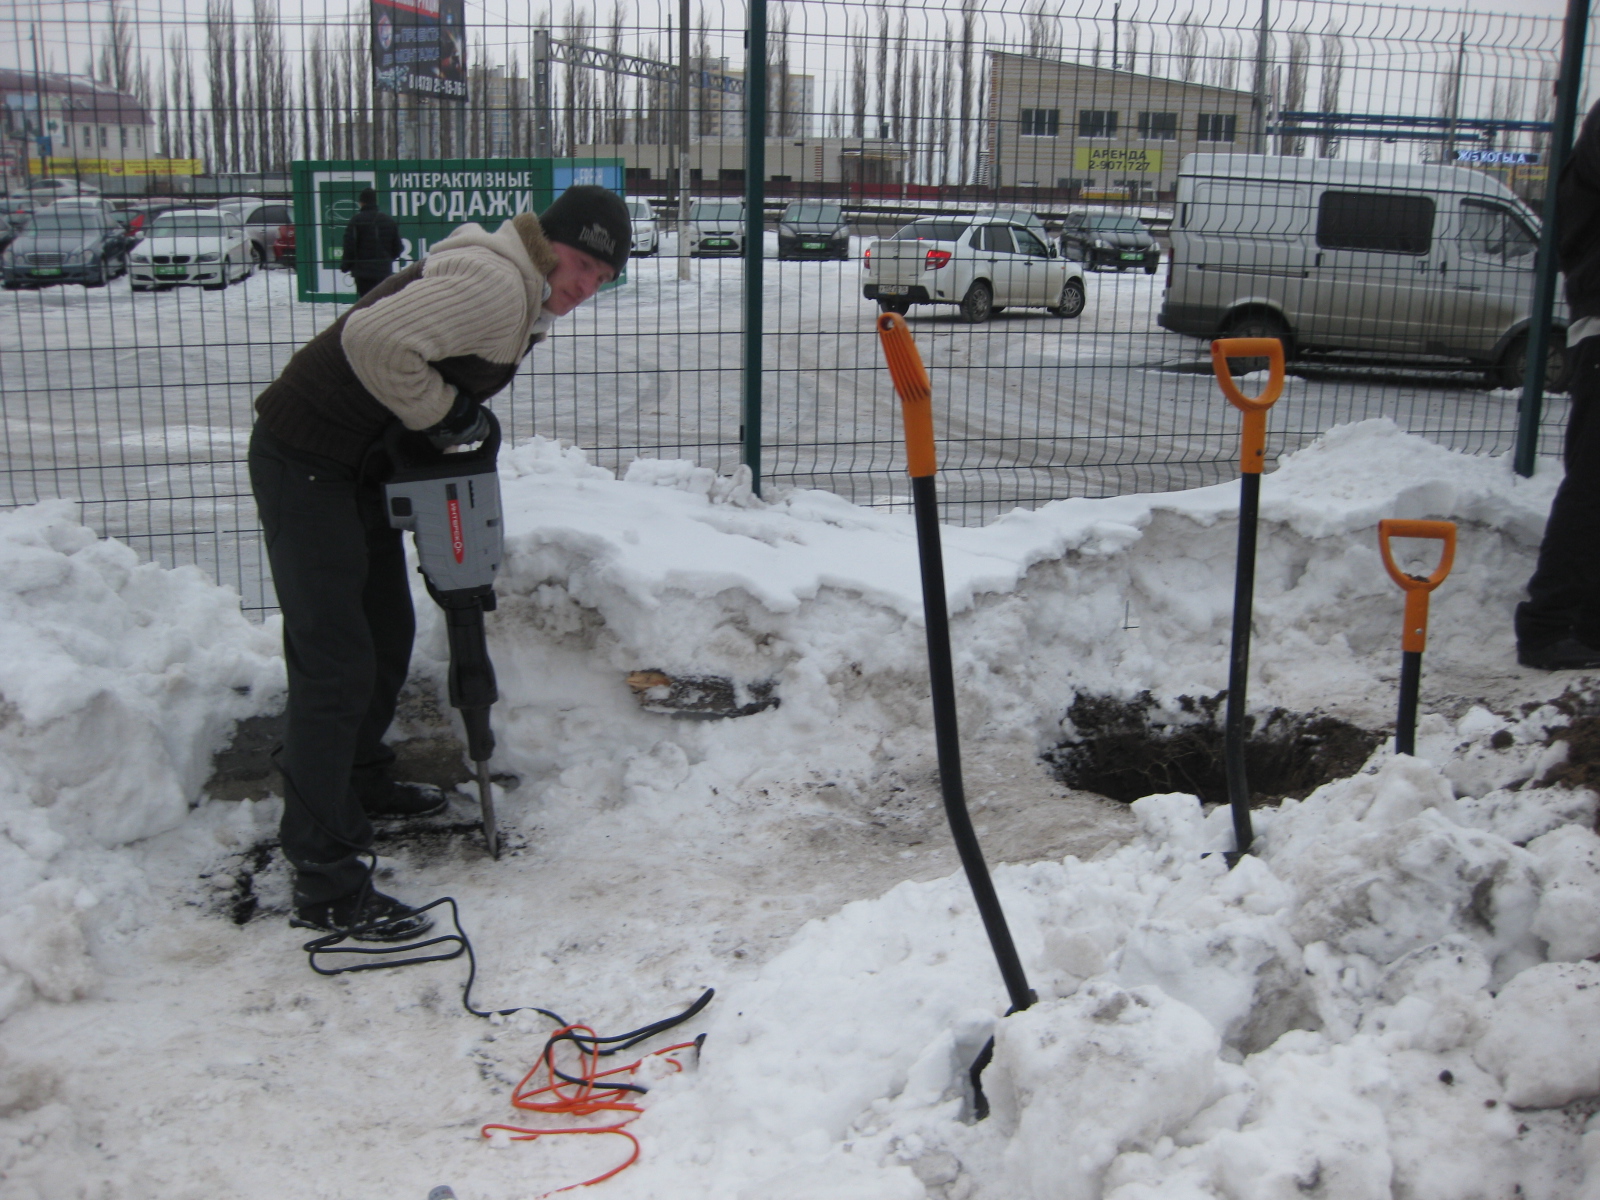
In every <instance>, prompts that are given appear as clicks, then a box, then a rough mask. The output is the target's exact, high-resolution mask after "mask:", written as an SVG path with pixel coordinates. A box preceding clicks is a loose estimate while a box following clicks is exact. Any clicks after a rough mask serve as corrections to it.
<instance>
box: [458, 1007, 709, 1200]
mask: <svg viewBox="0 0 1600 1200" xmlns="http://www.w3.org/2000/svg"><path fill="white" fill-rule="evenodd" d="M569 1034H577V1035H579V1036H578V1037H576V1038H568V1037H567V1035H569ZM584 1035H587V1037H584ZM562 1040H571V1041H573V1042H574V1043H575V1044H576V1045H577V1046H578V1061H579V1064H580V1065H579V1070H578V1073H577V1075H576V1076H566V1077H563V1076H564V1074H565V1073H563V1072H559V1071H557V1070H556V1065H555V1048H556V1043H557V1042H559V1041H562ZM598 1046H599V1039H598V1037H597V1035H596V1034H595V1031H594V1030H593V1029H590V1028H589V1026H587V1025H567V1026H564V1027H562V1028H561V1029H558V1030H556V1032H555V1033H554V1034H552V1035H551V1036H550V1039H549V1040H548V1041H547V1042H545V1046H544V1053H542V1054H541V1055H540V1056H539V1060H538V1061H537V1062H535V1063H534V1064H533V1066H531V1067H529V1068H528V1073H527V1074H526V1075H524V1076H523V1077H522V1081H521V1082H520V1083H518V1084H517V1086H516V1087H514V1088H513V1089H512V1090H511V1105H512V1107H513V1108H520V1109H522V1110H523V1111H524V1112H536V1113H551V1114H554V1115H558V1116H565V1117H587V1116H591V1115H593V1114H594V1113H601V1112H606V1113H612V1112H614V1113H628V1114H630V1115H628V1116H626V1117H624V1118H623V1119H622V1120H620V1121H617V1122H616V1123H615V1124H611V1125H575V1126H571V1127H568V1128H562V1129H528V1128H525V1127H523V1126H520V1125H501V1124H489V1125H485V1126H483V1128H482V1129H480V1130H479V1132H480V1133H481V1134H482V1135H483V1136H484V1137H491V1136H493V1134H494V1133H495V1132H496V1131H497V1130H498V1131H501V1132H504V1133H508V1134H510V1135H511V1140H512V1141H514V1142H532V1141H536V1140H538V1139H539V1138H542V1137H551V1136H555V1135H558V1134H570V1133H614V1134H616V1135H617V1136H618V1137H624V1138H627V1139H628V1141H629V1142H630V1143H631V1145H632V1150H631V1151H630V1152H629V1154H628V1157H627V1160H626V1161H624V1162H622V1163H619V1164H618V1165H617V1166H615V1167H612V1168H611V1170H609V1171H607V1172H606V1173H605V1174H603V1175H596V1176H595V1177H594V1178H593V1179H585V1180H584V1181H583V1182H582V1183H569V1184H568V1185H567V1186H566V1187H559V1188H556V1189H555V1191H551V1192H545V1193H544V1195H546V1196H554V1195H556V1194H557V1193H558V1192H570V1191H572V1190H573V1189H574V1188H581V1187H589V1186H590V1185H592V1184H596V1183H604V1182H605V1181H606V1180H607V1179H610V1178H611V1177H612V1176H613V1175H620V1174H621V1173H622V1172H623V1171H626V1170H627V1169H628V1168H629V1167H631V1166H633V1164H634V1163H636V1162H638V1161H639V1139H638V1138H636V1137H634V1136H633V1134H631V1133H629V1132H628V1130H627V1128H626V1127H627V1126H628V1125H629V1124H630V1123H632V1122H633V1121H635V1120H637V1119H638V1117H639V1114H640V1113H642V1112H643V1111H644V1110H643V1109H642V1108H640V1107H639V1106H638V1105H637V1104H633V1103H631V1102H629V1101H628V1100H626V1099H624V1097H626V1096H629V1095H637V1094H638V1092H637V1090H635V1089H633V1088H622V1087H610V1088H606V1087H601V1088H598V1089H597V1088H596V1086H595V1084H596V1083H597V1082H598V1081H599V1080H602V1079H607V1078H609V1077H611V1076H613V1075H632V1074H633V1073H634V1072H635V1071H637V1070H638V1069H639V1065H640V1063H642V1062H643V1061H644V1059H643V1058H641V1059H637V1060H635V1061H634V1062H631V1063H629V1064H628V1065H627V1066H625V1067H612V1068H611V1070H609V1071H602V1070H600V1053H599V1049H598ZM698 1048H699V1043H697V1042H679V1043H678V1044H677V1045H675V1046H668V1047H666V1048H665V1049H662V1050H656V1051H654V1052H653V1053H651V1054H648V1055H646V1056H645V1057H646V1058H659V1057H662V1056H665V1055H670V1054H673V1053H675V1052H676V1051H679V1050H697V1049H698ZM667 1061H668V1062H669V1063H671V1064H672V1066H673V1069H674V1070H677V1071H681V1070H683V1064H682V1063H680V1062H679V1061H678V1060H677V1059H675V1058H668V1059H667ZM540 1068H543V1069H544V1072H545V1078H546V1081H547V1082H545V1083H544V1084H542V1085H540V1086H539V1087H533V1088H530V1087H529V1086H528V1085H529V1083H530V1081H532V1079H533V1077H534V1076H535V1075H537V1074H538V1073H539V1070H540ZM537 1096H554V1097H555V1099H553V1100H537V1099H535V1097H537Z"/></svg>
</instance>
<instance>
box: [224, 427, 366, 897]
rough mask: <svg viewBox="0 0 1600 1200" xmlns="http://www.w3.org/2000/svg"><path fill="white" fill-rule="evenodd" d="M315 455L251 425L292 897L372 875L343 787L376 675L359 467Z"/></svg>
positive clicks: (354, 886) (320, 893) (336, 891)
mask: <svg viewBox="0 0 1600 1200" xmlns="http://www.w3.org/2000/svg"><path fill="white" fill-rule="evenodd" d="M340 474H341V471H340V469H339V468H337V467H336V466H334V465H333V464H326V463H313V462H312V461H311V460H309V459H303V458H302V457H301V456H299V455H296V454H294V453H293V452H292V451H289V450H288V449H287V448H286V447H284V446H282V444H281V443H277V442H275V440H274V439H271V438H269V437H266V436H264V435H262V434H261V433H259V432H258V433H257V434H256V436H255V437H254V438H253V439H252V442H251V452H250V477H251V485H252V488H253V490H254V491H255V495H256V502H257V505H258V507H259V509H260V514H261V523H262V527H263V529H264V530H265V533H266V542H267V558H268V561H269V563H270V564H271V567H272V577H273V583H274V585H275V587H276V589H277V594H278V606H279V608H280V610H281V611H282V613H283V640H284V658H285V662H286V664H287V667H288V678H289V700H288V711H287V721H286V726H285V730H284V743H283V750H282V752H281V755H280V757H279V766H280V768H281V769H282V771H283V775H284V813H283V821H282V824H281V827H280V833H281V837H282V843H283V852H284V857H285V858H287V859H288V860H289V862H290V864H291V865H292V866H293V867H294V869H295V896H294V899H295V904H296V906H297V907H299V906H303V905H310V904H318V903H322V902H325V901H329V900H336V899H339V898H341V897H344V896H349V895H351V894H353V893H355V892H358V891H360V890H361V889H362V888H363V887H364V886H365V885H366V883H367V874H368V871H367V865H366V862H365V861H364V859H363V857H362V854H361V851H362V850H364V849H365V848H366V847H368V846H370V845H371V842H372V826H371V824H370V823H369V822H368V820H367V818H366V815H365V814H364V813H363V812H362V810H361V806H360V805H359V803H356V802H355V800H354V797H353V796H352V795H351V791H350V774H351V768H352V766H353V765H354V761H355V752H356V751H355V748H356V739H357V733H358V730H359V729H360V727H361V724H362V721H363V718H364V717H365V715H366V713H367V712H368V709H369V707H370V706H371V702H372V693H373V687H374V681H375V676H376V671H377V668H376V663H375V657H376V656H375V652H374V647H373V637H372V632H371V630H370V629H369V628H368V625H367V619H366V612H365V605H364V602H363V597H364V591H365V588H366V584H367V576H368V561H367V560H368V552H367V538H366V534H365V530H364V529H363V525H362V521H361V517H360V514H359V512H358V505H357V499H356V493H357V490H358V488H359V487H360V485H359V484H358V483H356V481H355V478H354V476H355V472H353V471H348V470H346V471H344V472H343V475H344V477H343V478H341V477H340Z"/></svg>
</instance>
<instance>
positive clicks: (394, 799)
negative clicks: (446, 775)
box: [361, 782, 448, 820]
mask: <svg viewBox="0 0 1600 1200" xmlns="http://www.w3.org/2000/svg"><path fill="white" fill-rule="evenodd" d="M447 803H448V800H447V798H446V796H445V794H444V789H443V788H438V787H435V786H434V785H433V784H431V783H409V782H406V783H398V782H397V783H392V784H390V785H389V788H388V790H387V791H386V792H383V793H382V794H381V795H378V796H363V797H362V798H361V809H362V811H363V812H365V813H366V814H367V816H369V817H376V818H378V819H379V820H383V819H385V818H389V819H393V818H397V817H431V816H433V815H434V814H435V813H442V812H443V811H444V810H445V805H446V804H447Z"/></svg>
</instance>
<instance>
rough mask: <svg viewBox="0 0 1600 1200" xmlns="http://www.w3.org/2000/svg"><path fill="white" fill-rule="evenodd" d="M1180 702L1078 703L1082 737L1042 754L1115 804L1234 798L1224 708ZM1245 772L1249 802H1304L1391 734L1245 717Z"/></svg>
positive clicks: (1293, 718) (1066, 778) (1304, 720)
mask: <svg viewBox="0 0 1600 1200" xmlns="http://www.w3.org/2000/svg"><path fill="white" fill-rule="evenodd" d="M1226 698H1227V693H1226V692H1219V693H1217V694H1216V695H1214V696H1206V697H1200V698H1198V699H1196V698H1194V697H1191V696H1183V697H1180V698H1179V701H1178V703H1179V712H1178V713H1177V714H1172V713H1170V712H1164V711H1162V710H1161V708H1160V706H1159V705H1158V704H1157V702H1156V700H1155V698H1154V697H1153V696H1151V695H1150V694H1149V693H1148V692H1145V693H1141V694H1140V695H1138V696H1135V697H1134V698H1132V699H1131V700H1130V699H1126V698H1123V697H1116V696H1087V695H1080V696H1078V697H1077V698H1076V699H1075V700H1073V702H1072V707H1071V708H1069V709H1068V710H1067V715H1068V716H1069V717H1070V718H1071V720H1072V724H1073V726H1074V727H1075V728H1076V730H1077V734H1076V736H1074V737H1071V738H1067V739H1064V740H1063V741H1061V742H1060V743H1058V744H1057V745H1056V746H1055V747H1054V748H1053V749H1051V750H1049V751H1047V752H1046V753H1045V756H1044V757H1045V760H1046V761H1047V762H1048V763H1050V765H1051V768H1052V770H1053V771H1054V773H1055V776H1056V778H1057V779H1059V780H1061V782H1063V783H1065V784H1067V785H1069V786H1071V787H1075V788H1082V789H1084V790H1085V791H1090V792H1095V793H1097V794H1099V795H1102V796H1107V797H1110V798H1111V799H1113V800H1122V801H1124V802H1131V801H1134V800H1137V799H1139V797H1141V796H1149V795H1152V794H1154V793H1160V792H1189V793H1192V794H1194V795H1197V796H1199V797H1200V799H1201V800H1203V801H1205V802H1206V803H1207V804H1222V803H1226V802H1227V799H1228V785H1227V777H1226V773H1225V770H1224V765H1223V744H1224V731H1223V721H1222V712H1223V702H1224V701H1225V700H1226ZM1246 731H1247V733H1246V740H1245V773H1246V778H1247V780H1248V781H1249V787H1250V799H1251V803H1252V804H1270V803H1274V802H1276V801H1278V800H1282V799H1284V798H1285V797H1290V796H1292V797H1295V798H1297V799H1302V798H1304V797H1305V796H1308V795H1310V794H1311V792H1312V791H1314V790H1315V789H1316V788H1318V787H1320V786H1321V785H1322V784H1324V783H1327V782H1328V781H1330V780H1333V779H1342V778H1344V777H1345V776H1348V775H1352V774H1354V773H1355V772H1356V771H1358V770H1360V768H1361V765H1362V764H1363V763H1364V762H1366V760H1367V758H1368V756H1370V755H1371V753H1372V751H1373V750H1374V749H1375V748H1376V747H1377V746H1378V744H1379V743H1380V742H1381V741H1382V740H1383V738H1384V737H1385V736H1386V735H1385V734H1384V733H1383V732H1381V731H1378V730H1371V729H1362V728H1360V727H1359V726H1357V725H1352V724H1351V723H1350V722H1348V721H1343V720H1340V719H1339V718H1337V717H1332V716H1328V715H1327V714H1325V713H1316V712H1311V713H1296V712H1290V711H1288V710H1286V709H1282V708H1274V709H1270V710H1268V711H1266V712H1258V713H1252V714H1250V715H1249V716H1248V717H1247V718H1246Z"/></svg>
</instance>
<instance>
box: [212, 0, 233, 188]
mask: <svg viewBox="0 0 1600 1200" xmlns="http://www.w3.org/2000/svg"><path fill="white" fill-rule="evenodd" d="M238 43H239V31H238V25H237V23H236V22H235V20H234V16H233V0H206V90H207V91H208V92H209V94H210V97H211V147H212V160H213V161H212V163H211V169H212V170H213V171H231V170H234V156H235V155H236V154H237V153H238V138H237V134H238V129H239V116H238V110H237V108H236V106H235V104H234V100H235V97H237V96H238V83H239V80H238V70H239V66H238V63H237V61H236V56H237V54H238Z"/></svg>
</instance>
